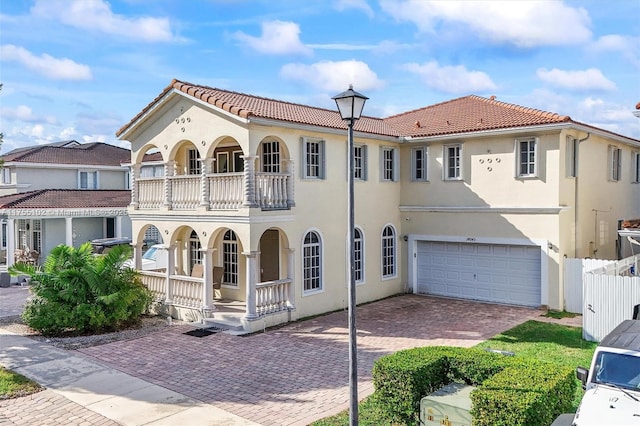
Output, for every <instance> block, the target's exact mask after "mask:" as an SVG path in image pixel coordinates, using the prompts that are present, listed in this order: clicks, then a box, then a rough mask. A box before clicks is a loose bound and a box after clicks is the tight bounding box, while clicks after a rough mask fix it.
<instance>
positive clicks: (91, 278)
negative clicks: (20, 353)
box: [9, 243, 151, 335]
mask: <svg viewBox="0 0 640 426" xmlns="http://www.w3.org/2000/svg"><path fill="white" fill-rule="evenodd" d="M130 255H131V248H130V247H127V246H116V247H113V248H112V249H111V250H110V251H109V252H108V253H106V254H102V255H94V254H93V253H92V246H91V244H90V243H85V244H83V245H81V246H80V247H79V248H77V249H76V248H73V247H69V246H65V245H59V246H57V247H55V248H54V249H53V250H52V251H51V253H50V254H49V256H47V259H46V260H45V262H44V264H43V265H42V267H35V266H33V265H27V264H22V263H16V264H15V265H13V266H12V267H10V269H9V272H10V273H11V274H13V275H18V274H20V275H27V276H29V277H30V278H31V282H32V286H31V291H32V293H33V297H32V298H30V299H29V300H28V301H27V304H26V306H25V309H24V312H23V315H22V317H23V319H24V321H25V322H26V323H27V324H28V325H29V326H30V327H32V328H34V329H36V330H38V331H40V332H41V333H43V334H46V335H59V334H63V333H75V334H86V333H96V332H104V331H113V330H119V329H122V328H124V327H126V326H129V325H131V324H132V323H134V322H135V321H137V320H138V319H139V317H140V315H141V314H143V313H144V312H146V311H147V309H148V307H149V304H150V302H151V293H150V292H149V290H148V289H147V288H146V287H145V286H144V285H143V284H142V281H141V280H140V278H139V276H138V274H137V272H136V271H134V270H132V269H130V268H123V266H122V265H123V263H124V262H125V261H126V260H127V259H128V258H129V256H130Z"/></svg>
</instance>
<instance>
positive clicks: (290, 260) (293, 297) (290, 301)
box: [286, 248, 296, 311]
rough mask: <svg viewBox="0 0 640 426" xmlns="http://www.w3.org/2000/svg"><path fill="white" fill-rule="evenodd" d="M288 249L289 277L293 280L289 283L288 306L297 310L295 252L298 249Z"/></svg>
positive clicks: (291, 309)
mask: <svg viewBox="0 0 640 426" xmlns="http://www.w3.org/2000/svg"><path fill="white" fill-rule="evenodd" d="M286 251H287V278H289V279H290V280H291V282H290V283H289V291H288V292H287V307H288V308H289V310H290V311H295V310H296V304H295V303H294V301H295V300H296V292H295V282H296V280H295V262H296V261H295V253H296V250H295V249H292V248H289V249H286Z"/></svg>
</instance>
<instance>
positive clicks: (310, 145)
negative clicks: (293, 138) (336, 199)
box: [302, 138, 325, 179]
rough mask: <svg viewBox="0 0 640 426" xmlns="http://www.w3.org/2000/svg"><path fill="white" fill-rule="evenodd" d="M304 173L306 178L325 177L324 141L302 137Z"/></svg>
mask: <svg viewBox="0 0 640 426" xmlns="http://www.w3.org/2000/svg"><path fill="white" fill-rule="evenodd" d="M302 173H303V176H302V177H303V178H304V179H324V176H325V174H324V141H323V140H319V139H311V138H302Z"/></svg>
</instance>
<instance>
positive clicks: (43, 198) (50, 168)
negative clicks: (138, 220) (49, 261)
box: [0, 141, 131, 265]
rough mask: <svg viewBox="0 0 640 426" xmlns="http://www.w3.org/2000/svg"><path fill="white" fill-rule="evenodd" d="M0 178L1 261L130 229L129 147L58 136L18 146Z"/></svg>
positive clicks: (10, 261)
mask: <svg viewBox="0 0 640 426" xmlns="http://www.w3.org/2000/svg"><path fill="white" fill-rule="evenodd" d="M0 158H2V159H3V160H4V165H3V167H2V183H1V184H0V194H2V195H1V196H0V218H1V220H0V225H1V228H0V241H1V242H2V247H1V249H2V251H1V252H0V253H1V254H2V255H3V256H2V258H1V259H0V263H2V264H5V265H12V264H13V263H14V262H15V261H18V260H25V259H28V260H33V258H32V257H31V258H30V257H29V254H30V253H32V252H35V253H37V255H36V256H38V257H39V259H40V260H41V259H42V258H44V257H45V256H46V255H47V254H48V253H49V251H51V249H53V248H54V247H55V246H57V245H59V244H66V245H69V246H74V247H78V246H79V245H80V244H82V243H84V242H86V241H89V240H92V239H96V238H106V237H119V236H130V235H131V221H130V219H129V217H128V214H127V205H128V204H129V203H130V200H131V192H130V191H129V183H130V176H129V170H130V168H129V166H128V164H129V163H130V161H131V152H130V151H129V150H128V149H124V148H119V147H116V146H113V145H109V144H105V143H100V142H94V143H85V144H80V143H79V142H76V141H63V142H58V143H53V144H47V145H37V146H31V147H26V148H19V149H16V150H13V151H11V152H8V153H7V154H5V155H3V156H2V157H0Z"/></svg>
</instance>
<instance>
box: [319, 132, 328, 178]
mask: <svg viewBox="0 0 640 426" xmlns="http://www.w3.org/2000/svg"><path fill="white" fill-rule="evenodd" d="M325 158H327V157H326V155H325V141H324V140H321V141H320V176H318V177H319V178H320V179H326V178H327V166H326V161H325Z"/></svg>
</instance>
